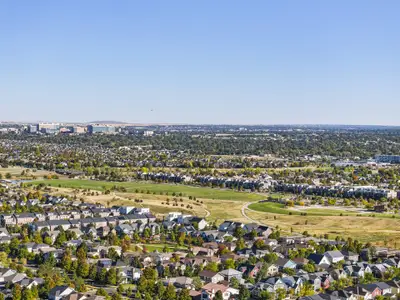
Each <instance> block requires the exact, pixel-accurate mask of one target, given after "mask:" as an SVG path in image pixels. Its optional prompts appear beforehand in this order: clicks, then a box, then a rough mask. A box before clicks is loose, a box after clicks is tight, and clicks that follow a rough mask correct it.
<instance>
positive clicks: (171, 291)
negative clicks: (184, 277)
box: [163, 284, 176, 300]
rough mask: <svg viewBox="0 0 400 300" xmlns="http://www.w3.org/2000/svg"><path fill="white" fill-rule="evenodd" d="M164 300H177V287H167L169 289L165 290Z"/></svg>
mask: <svg viewBox="0 0 400 300" xmlns="http://www.w3.org/2000/svg"><path fill="white" fill-rule="evenodd" d="M163 299H164V300H173V299H176V291H175V287H174V286H173V285H172V284H169V285H168V286H167V289H166V290H165V293H164V295H163Z"/></svg>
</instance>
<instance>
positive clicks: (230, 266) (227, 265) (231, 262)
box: [224, 258, 235, 269]
mask: <svg viewBox="0 0 400 300" xmlns="http://www.w3.org/2000/svg"><path fill="white" fill-rule="evenodd" d="M224 267H225V269H235V261H234V260H233V259H232V258H228V259H227V260H226V261H225V262H224Z"/></svg>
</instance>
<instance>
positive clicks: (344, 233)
mask: <svg viewBox="0 0 400 300" xmlns="http://www.w3.org/2000/svg"><path fill="white" fill-rule="evenodd" d="M246 214H247V215H248V216H249V217H251V218H252V219H254V220H256V221H258V222H261V223H264V224H268V225H270V226H273V227H276V226H279V228H281V229H282V230H284V231H285V232H291V231H293V232H298V233H302V232H304V231H307V232H308V233H310V234H316V235H322V234H328V235H329V237H330V238H335V237H336V236H340V237H346V238H347V237H351V238H353V239H358V240H360V241H362V242H372V243H374V244H376V245H379V246H390V247H395V248H400V230H399V228H400V220H399V219H392V218H377V217H364V216H363V217H357V216H345V215H343V216H337V215H336V216H334V215H326V216H317V215H307V216H299V215H287V214H276V213H268V212H258V211H253V210H246Z"/></svg>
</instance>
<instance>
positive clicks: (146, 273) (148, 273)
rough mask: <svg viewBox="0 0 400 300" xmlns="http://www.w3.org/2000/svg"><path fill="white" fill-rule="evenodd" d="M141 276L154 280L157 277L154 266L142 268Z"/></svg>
mask: <svg viewBox="0 0 400 300" xmlns="http://www.w3.org/2000/svg"><path fill="white" fill-rule="evenodd" d="M143 277H144V278H146V279H148V280H156V279H157V277H158V274H157V271H156V269H155V268H145V269H144V270H143Z"/></svg>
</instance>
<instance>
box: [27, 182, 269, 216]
mask: <svg viewBox="0 0 400 300" xmlns="http://www.w3.org/2000/svg"><path fill="white" fill-rule="evenodd" d="M59 181H60V180H43V181H34V182H33V183H35V184H38V183H42V182H43V183H45V184H46V185H47V184H48V183H52V185H51V186H50V191H49V192H50V193H51V194H55V195H70V196H72V197H76V198H77V199H83V200H84V201H87V202H92V203H96V202H98V203H102V204H104V205H106V206H112V205H130V206H139V207H141V206H142V207H149V208H150V209H151V210H152V211H153V213H155V214H156V215H158V216H161V215H164V214H167V213H168V212H173V211H179V212H182V213H185V214H193V215H197V216H201V217H206V216H207V219H208V220H209V221H216V222H217V223H220V222H222V221H223V220H226V219H230V220H234V221H243V222H245V221H246V219H245V218H244V217H243V216H242V214H241V208H242V206H243V204H244V203H246V202H251V201H252V200H250V201H249V198H248V196H250V195H251V196H257V198H261V197H264V196H262V195H257V194H250V193H239V192H234V191H224V190H215V192H222V193H218V195H220V196H221V195H222V198H224V197H227V196H226V195H225V194H224V193H229V194H228V195H230V194H231V193H236V194H239V195H243V196H244V197H243V200H239V199H238V198H237V195H236V194H235V197H234V198H235V200H220V199H208V198H202V197H204V192H203V191H202V189H207V190H210V189H209V188H201V187H200V188H191V187H187V186H179V185H178V186H172V187H173V188H179V187H182V188H184V189H185V191H187V190H188V189H189V190H190V191H193V192H192V193H190V194H186V193H183V192H182V191H181V190H176V191H175V189H174V191H175V192H176V193H180V192H182V193H183V194H184V195H183V196H182V197H180V196H176V197H173V196H172V195H171V194H172V193H171V192H170V190H169V195H165V192H166V191H168V188H169V187H171V186H170V185H166V184H160V186H162V187H164V189H162V190H160V191H162V192H163V195H160V194H157V193H156V194H153V192H151V193H149V194H148V193H147V191H146V189H145V188H143V189H139V192H138V193H136V188H129V189H128V188H127V192H111V193H110V194H107V195H106V194H104V193H103V192H102V190H100V189H90V188H89V192H83V189H85V190H86V189H88V187H86V185H85V187H81V186H79V188H78V185H77V184H74V185H72V186H71V185H67V186H69V187H64V186H65V185H62V187H59V186H58V183H56V182H59ZM62 181H64V180H62ZM65 181H68V180H65ZM54 183H56V184H54ZM95 183H96V182H95ZM131 184H135V186H137V185H136V183H131ZM157 185H158V184H153V185H149V184H146V186H150V188H151V187H154V186H156V187H157ZM97 187H98V186H97ZM150 188H149V190H150ZM132 190H133V191H134V192H129V191H132ZM142 191H143V193H142ZM153 191H154V190H153ZM189 195H190V196H195V197H196V198H197V200H196V201H195V200H193V199H192V200H190V199H189ZM199 195H200V196H202V197H200V196H199ZM173 198H177V199H179V200H178V206H172V199H173ZM251 198H252V197H251ZM135 199H141V200H142V201H143V202H140V203H137V202H135ZM167 199H169V200H170V205H167V204H166V203H167ZM180 199H182V202H181V201H180ZM200 201H201V202H202V203H200ZM182 204H183V206H182ZM187 205H190V208H187ZM208 212H209V213H210V214H209V213H208Z"/></svg>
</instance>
